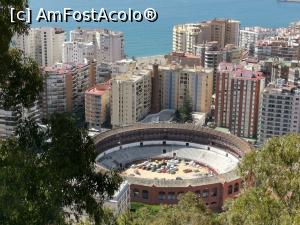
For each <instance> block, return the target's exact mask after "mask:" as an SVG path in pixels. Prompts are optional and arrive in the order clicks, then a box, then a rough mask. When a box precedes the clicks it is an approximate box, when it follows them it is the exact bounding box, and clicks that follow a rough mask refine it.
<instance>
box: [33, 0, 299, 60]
mask: <svg viewBox="0 0 300 225" xmlns="http://www.w3.org/2000/svg"><path fill="white" fill-rule="evenodd" d="M30 7H31V8H32V9H33V12H34V13H36V12H38V10H39V9H40V8H41V7H43V8H44V9H45V10H63V8H64V7H68V8H72V9H74V10H79V11H84V10H91V8H95V9H101V8H102V7H104V8H107V9H108V10H127V9H128V8H132V9H135V10H142V11H143V10H145V9H146V8H149V7H151V8H154V9H156V11H157V12H158V14H159V19H158V20H157V21H156V22H154V23H149V22H142V23H136V22H134V23H106V22H105V23H103V22H102V23H93V22H91V23H84V22H83V23H77V22H74V21H72V22H69V23H60V22H59V23H43V22H41V23H38V22H34V23H33V26H35V27H40V26H56V27H62V28H64V29H65V30H66V31H69V30H72V29H74V28H76V27H83V28H84V27H87V28H109V29H113V30H117V31H123V32H124V33H125V45H126V54H127V55H128V56H147V55H156V54H165V53H167V52H169V51H170V50H171V47H172V28H173V26H174V25H175V24H182V23H188V22H197V21H202V20H208V19H212V18H215V17H219V18H233V19H236V20H240V21H241V25H242V26H266V27H283V26H287V25H288V24H289V23H290V22H292V21H298V20H300V3H281V2H278V1H277V0H105V1H104V0H31V1H30Z"/></svg>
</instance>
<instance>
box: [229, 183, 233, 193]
mask: <svg viewBox="0 0 300 225" xmlns="http://www.w3.org/2000/svg"><path fill="white" fill-rule="evenodd" d="M232 189H233V187H232V185H229V187H228V194H229V195H231V194H232V191H233V190H232Z"/></svg>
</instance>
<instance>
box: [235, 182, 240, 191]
mask: <svg viewBox="0 0 300 225" xmlns="http://www.w3.org/2000/svg"><path fill="white" fill-rule="evenodd" d="M239 189H240V188H239V184H238V183H235V185H234V192H238V191H239Z"/></svg>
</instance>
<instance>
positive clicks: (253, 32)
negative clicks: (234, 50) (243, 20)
mask: <svg viewBox="0 0 300 225" xmlns="http://www.w3.org/2000/svg"><path fill="white" fill-rule="evenodd" d="M278 34H279V32H278V31H277V30H276V29H271V28H263V27H245V28H243V29H241V30H240V37H239V47H240V48H243V49H246V50H247V51H248V54H249V56H254V52H255V45H256V42H257V41H259V40H263V39H269V38H271V37H275V36H277V35H278Z"/></svg>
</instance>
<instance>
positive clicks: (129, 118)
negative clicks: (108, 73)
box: [111, 69, 152, 127]
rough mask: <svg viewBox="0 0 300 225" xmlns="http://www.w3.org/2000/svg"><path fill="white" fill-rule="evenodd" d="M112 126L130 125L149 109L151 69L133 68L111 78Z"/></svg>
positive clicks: (142, 116) (143, 115)
mask: <svg viewBox="0 0 300 225" xmlns="http://www.w3.org/2000/svg"><path fill="white" fill-rule="evenodd" d="M111 83H112V102H111V104H112V107H111V110H112V113H111V123H112V125H113V127H120V126H126V125H131V124H133V123H135V122H137V121H139V120H141V119H143V118H144V117H145V116H146V115H147V114H148V113H149V112H150V109H151V90H152V85H151V71H150V70H141V69H135V70H132V71H129V72H127V73H126V74H123V75H120V76H117V77H116V78H114V79H112V81H111Z"/></svg>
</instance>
